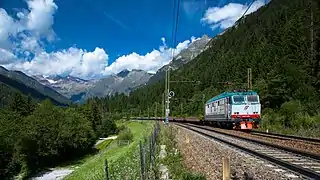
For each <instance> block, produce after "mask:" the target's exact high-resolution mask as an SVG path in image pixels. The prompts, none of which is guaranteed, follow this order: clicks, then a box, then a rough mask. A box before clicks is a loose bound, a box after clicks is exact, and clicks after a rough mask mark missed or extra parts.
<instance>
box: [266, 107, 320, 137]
mask: <svg viewBox="0 0 320 180" xmlns="http://www.w3.org/2000/svg"><path fill="white" fill-rule="evenodd" d="M262 117H263V119H262V124H261V125H262V127H261V128H262V130H267V129H268V130H269V131H271V132H280V133H285V134H295V135H300V136H313V137H319V136H320V134H319V128H320V114H316V115H313V116H310V115H308V114H307V113H306V112H305V111H304V110H303V106H302V104H301V103H300V102H299V101H289V102H285V103H283V104H282V106H281V108H280V109H279V110H272V109H265V110H264V112H263V116H262Z"/></svg>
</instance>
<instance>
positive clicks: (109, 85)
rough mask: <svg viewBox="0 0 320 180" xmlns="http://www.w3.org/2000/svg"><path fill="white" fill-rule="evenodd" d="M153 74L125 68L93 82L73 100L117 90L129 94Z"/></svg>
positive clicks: (105, 94) (112, 92)
mask: <svg viewBox="0 0 320 180" xmlns="http://www.w3.org/2000/svg"><path fill="white" fill-rule="evenodd" d="M151 76H152V74H150V73H147V72H145V71H143V70H137V69H133V70H131V71H129V70H123V71H121V72H119V73H118V74H116V75H111V76H108V77H105V78H102V79H100V80H97V81H95V82H93V83H92V85H91V86H90V87H89V88H87V89H86V90H85V91H84V92H80V93H78V94H74V95H73V96H72V97H71V99H72V100H73V101H82V100H84V99H87V98H89V97H103V96H107V95H112V94H114V93H116V92H118V93H125V94H128V93H129V92H131V91H132V90H133V89H135V88H136V87H138V86H140V85H144V84H146V83H147V82H148V80H149V79H150V77H151Z"/></svg>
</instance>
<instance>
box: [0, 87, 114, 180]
mask: <svg viewBox="0 0 320 180" xmlns="http://www.w3.org/2000/svg"><path fill="white" fill-rule="evenodd" d="M13 97H14V98H13V101H12V102H11V103H10V104H9V105H8V106H5V107H3V108H2V109H1V110H0V179H10V177H13V176H15V175H18V174H19V175H20V176H21V177H28V176H30V175H33V174H34V173H37V172H38V171H41V170H43V169H45V168H46V167H51V166H54V165H57V164H59V163H62V162H64V161H69V160H71V159H73V158H77V157H79V156H81V155H84V154H85V153H89V152H92V151H93V150H94V149H93V145H94V144H95V142H96V140H97V138H99V137H107V136H108V135H110V134H114V133H115V132H116V125H115V122H114V121H113V118H112V117H110V114H105V113H103V111H102V110H101V109H100V108H99V107H98V106H97V104H96V103H95V102H94V101H88V102H87V103H86V104H84V105H82V106H72V107H59V106H55V105H54V104H53V103H51V101H49V100H45V101H42V102H40V103H37V104H35V103H34V102H35V100H34V99H32V98H31V97H30V96H28V97H25V96H23V95H21V94H20V93H14V95H13Z"/></svg>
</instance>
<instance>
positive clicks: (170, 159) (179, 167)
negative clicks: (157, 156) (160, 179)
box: [160, 126, 206, 180]
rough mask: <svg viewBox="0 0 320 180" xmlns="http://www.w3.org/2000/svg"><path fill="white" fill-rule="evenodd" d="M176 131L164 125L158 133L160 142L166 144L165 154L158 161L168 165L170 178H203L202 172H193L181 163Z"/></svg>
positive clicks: (203, 179)
mask: <svg viewBox="0 0 320 180" xmlns="http://www.w3.org/2000/svg"><path fill="white" fill-rule="evenodd" d="M175 135H176V133H175V132H174V130H173V128H172V126H169V127H164V128H162V130H161V133H160V144H165V145H166V152H167V156H166V157H165V158H164V159H162V160H160V163H162V164H165V165H167V166H168V169H169V173H170V175H171V176H172V177H171V178H172V179H177V180H178V179H179V180H180V179H182V180H205V179H206V178H205V176H204V175H202V174H195V173H193V172H191V171H189V170H188V169H187V168H186V167H185V166H184V164H183V156H182V154H181V153H180V152H179V151H177V149H176V148H177V145H176V143H177V142H176V139H175Z"/></svg>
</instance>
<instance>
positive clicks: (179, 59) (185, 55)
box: [148, 35, 211, 84]
mask: <svg viewBox="0 0 320 180" xmlns="http://www.w3.org/2000/svg"><path fill="white" fill-rule="evenodd" d="M210 40H211V38H209V37H208V36H207V35H203V36H202V37H201V38H199V39H196V40H195V41H193V42H192V43H191V44H190V45H189V46H188V47H187V48H186V49H184V50H182V51H181V52H180V53H179V54H178V55H176V56H175V58H174V59H173V61H171V62H170V63H169V64H168V65H165V66H163V67H161V68H160V69H159V70H158V71H157V73H156V74H155V75H154V76H152V77H151V78H150V80H149V82H148V84H152V83H155V82H157V81H159V80H160V79H162V78H164V76H165V70H166V69H167V68H168V66H170V67H171V69H172V70H176V69H178V68H179V67H182V66H183V65H184V64H187V63H188V62H190V61H191V60H193V59H194V58H196V57H197V56H198V55H199V54H200V53H201V52H203V51H204V50H205V49H206V48H207V44H208V42H209V41H210Z"/></svg>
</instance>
